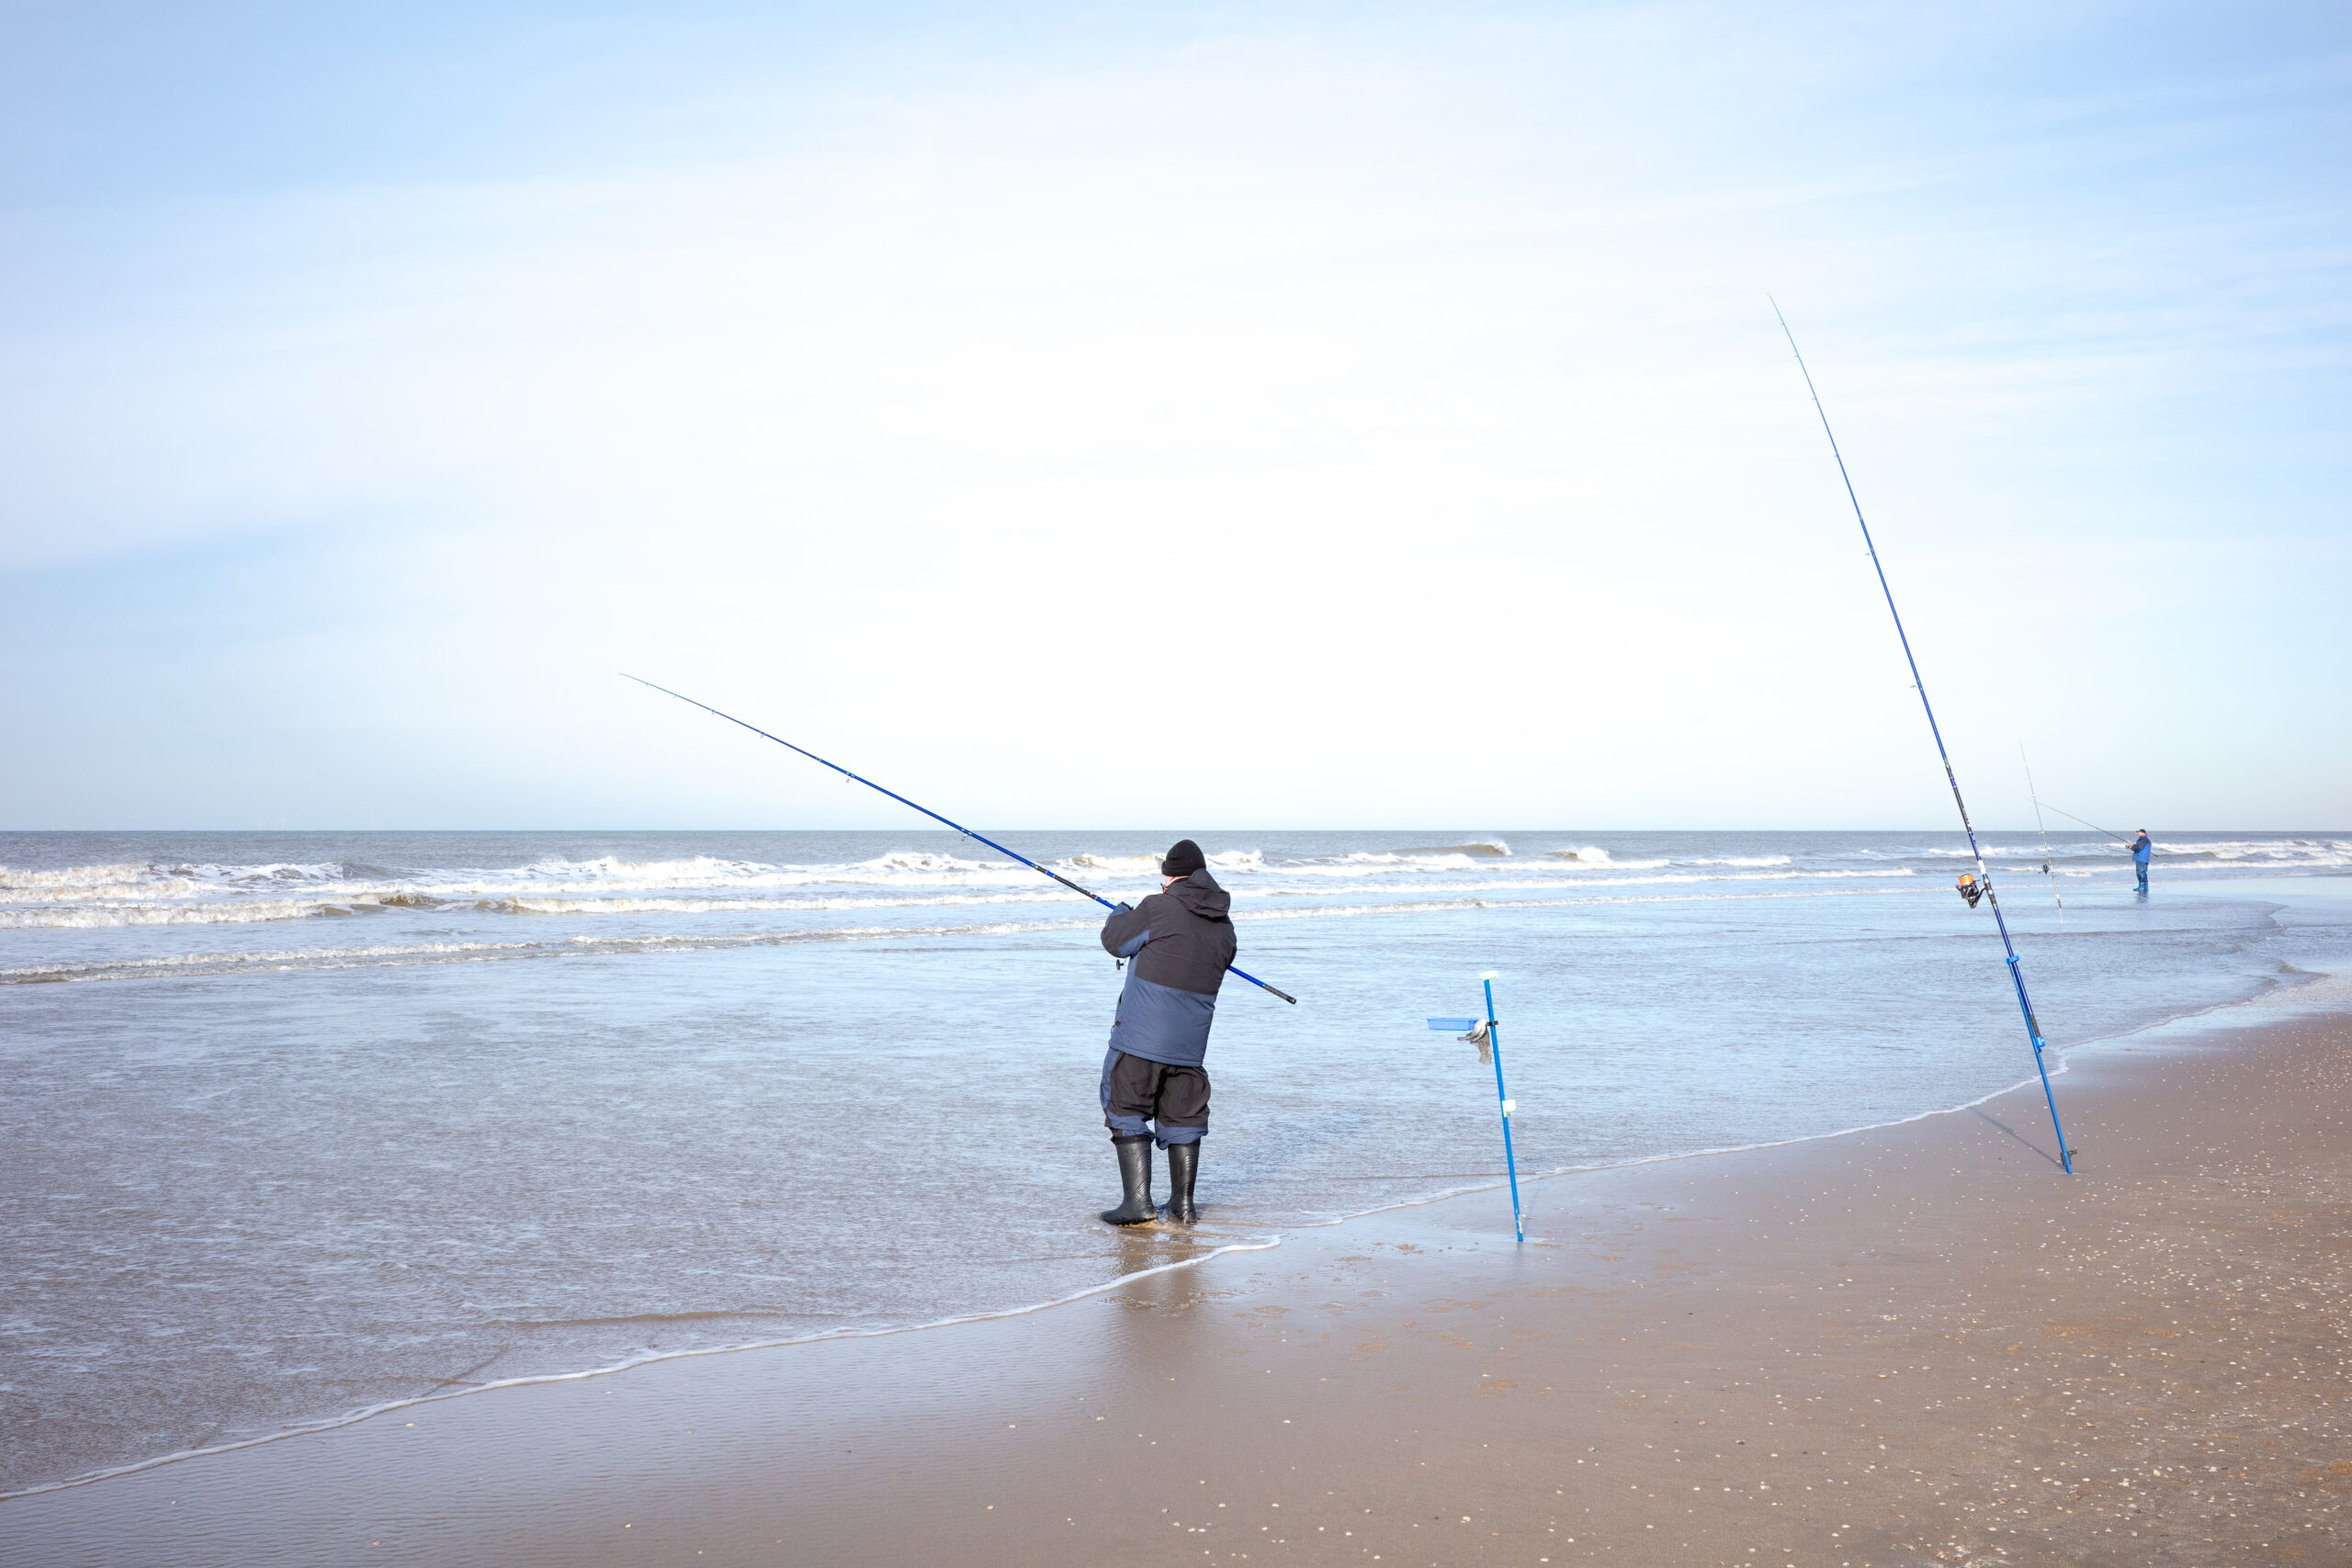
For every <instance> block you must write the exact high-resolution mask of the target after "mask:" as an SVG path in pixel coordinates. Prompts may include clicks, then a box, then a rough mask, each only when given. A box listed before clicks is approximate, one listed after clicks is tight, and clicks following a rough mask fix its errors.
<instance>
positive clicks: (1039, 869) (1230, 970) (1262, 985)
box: [620, 671, 1298, 1007]
mask: <svg viewBox="0 0 2352 1568" xmlns="http://www.w3.org/2000/svg"><path fill="white" fill-rule="evenodd" d="M620 673H621V679H622V680H624V681H635V682H637V683H638V684H639V685H640V686H646V687H650V688H651V689H652V690H654V691H657V692H659V693H661V694H662V695H663V696H665V697H675V698H677V699H678V700H679V701H680V702H682V703H684V704H686V705H689V706H691V707H698V708H700V709H702V711H703V712H705V713H707V714H712V715H715V716H718V717H719V718H723V719H725V720H726V721H727V722H728V723H729V724H735V725H741V726H742V728H745V729H748V730H750V731H751V732H752V734H754V735H756V736H758V737H759V738H760V739H763V740H773V741H775V743H776V744H777V745H779V746H782V747H784V748H785V749H786V750H792V751H797V752H799V753H800V754H801V755H802V756H804V757H806V758H808V759H809V761H812V762H819V763H822V764H823V765H824V766H826V767H828V768H831V769H832V770H833V772H835V773H839V774H841V775H842V777H843V778H845V779H850V780H854V782H856V783H858V784H864V785H865V787H866V788H868V789H870V790H873V791H874V792H876V794H878V795H888V796H889V797H890V798H891V799H892V800H895V801H897V802H898V803H899V805H901V806H904V807H909V808H910V809H911V810H915V811H920V812H922V814H923V815H924V816H925V817H928V818H931V819H932V820H933V821H934V822H941V823H945V824H946V825H947V826H948V827H950V828H953V829H956V831H957V832H959V833H961V834H963V835H964V837H966V838H967V839H970V840H973V841H974V842H976V843H982V844H986V845H987V846H988V847H989V848H990V849H992V850H994V851H995V852H997V853H999V854H1001V855H1004V856H1006V857H1008V858H1010V859H1012V860H1016V861H1019V862H1020V863H1022V864H1023V865H1025V866H1027V867H1028V868H1029V869H1030V870H1031V871H1034V872H1035V873H1036V874H1038V875H1040V876H1046V877H1051V878H1052V879H1053V880H1054V881H1056V882H1058V883H1060V884H1061V885H1062V886H1064V887H1067V888H1069V890H1070V891H1071V892H1073V893H1075V894H1078V895H1079V896H1080V897H1085V898H1091V899H1093V900H1094V901H1095V902H1096V903H1098V904H1100V905H1102V906H1103V908H1106V909H1117V908H1119V906H1118V905H1116V904H1114V903H1113V902H1112V901H1111V900H1110V899H1108V898H1105V897H1103V895H1101V894H1100V893H1097V892H1095V891H1094V890H1093V889H1092V888H1089V887H1080V886H1079V885H1078V884H1077V883H1075V882H1072V881H1071V880H1070V879H1069V877H1067V876H1064V875H1062V874H1060V873H1059V872H1057V871H1048V870H1046V868H1045V867H1044V866H1042V865H1039V864H1038V863H1036V862H1035V861H1034V860H1031V859H1030V858H1029V857H1028V856H1027V855H1024V854H1021V853H1019V852H1015V851H1012V850H1008V849H1006V848H1005V847H1004V846H1003V845H1002V844H1000V843H998V842H997V841H996V840H994V839H990V838H987V837H984V836H982V835H981V834H978V833H975V832H973V831H972V830H971V829H969V828H967V827H965V826H964V825H963V824H962V823H961V822H956V821H950V820H949V819H948V818H944V817H942V816H941V815H940V814H939V813H938V812H936V811H933V809H932V808H931V807H928V806H918V805H916V804H915V803H914V802H913V801H911V800H909V799H908V798H907V797H906V796H905V795H900V794H899V792H898V791H897V790H894V789H885V788H884V787H883V786H882V785H880V784H876V783H875V782H874V781H873V780H872V779H869V778H867V777H865V775H863V774H861V773H851V772H850V771H849V770H848V769H847V768H844V767H842V765H841V764H840V763H839V762H832V761H826V760H825V759H824V758H822V757H820V756H819V755H817V753H816V752H814V751H811V750H809V749H808V748H807V747H805V746H795V745H793V743H792V742H791V741H789V740H786V739H785V738H784V737H783V736H781V735H770V734H769V733H768V732H767V731H766V730H764V729H762V728H760V727H759V726H758V725H756V724H752V723H750V722H748V721H746V720H744V719H740V718H737V717H736V716H734V715H733V714H731V713H720V712H719V710H718V709H717V708H715V707H712V706H711V705H709V704H708V703H698V702H695V699H694V698H692V697H690V696H688V695H686V694H684V692H673V691H672V690H671V689H670V688H669V687H667V686H657V685H654V683H653V682H650V681H648V680H646V679H644V678H643V677H642V676H638V675H632V674H630V673H628V671H621V672H620ZM1226 972H1227V974H1230V975H1232V976H1234V977H1235V978H1237V979H1242V980H1247V981H1249V982H1250V984H1251V985H1253V986H1255V987H1258V988H1259V989H1260V990H1261V991H1266V992H1269V993H1271V994H1272V995H1274V996H1277V997H1280V998H1282V999H1283V1000H1284V1001H1286V1002H1288V1003H1290V1004H1291V1005H1292V1006H1293V1007H1296V1006H1297V1005H1298V998H1296V997H1294V996H1292V995H1291V994H1290V993H1289V992H1288V991H1285V990H1283V989H1282V988H1280V987H1275V986H1269V985H1268V984H1266V982H1264V981H1263V980H1261V979H1260V978H1258V976H1255V975H1252V974H1250V972H1249V971H1248V970H1246V969H1239V968H1236V967H1235V966H1234V965H1232V964H1227V965H1226Z"/></svg>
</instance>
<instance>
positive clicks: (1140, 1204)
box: [1103, 1134, 1174, 1225]
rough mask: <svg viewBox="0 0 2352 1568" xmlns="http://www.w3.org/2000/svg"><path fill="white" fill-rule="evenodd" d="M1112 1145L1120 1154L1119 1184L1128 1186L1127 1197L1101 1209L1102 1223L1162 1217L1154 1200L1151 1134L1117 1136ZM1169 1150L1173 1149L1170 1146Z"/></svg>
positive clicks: (1171, 1152) (1120, 1222)
mask: <svg viewBox="0 0 2352 1568" xmlns="http://www.w3.org/2000/svg"><path fill="white" fill-rule="evenodd" d="M1111 1147H1112V1148H1113V1149H1114V1151H1116V1153H1117V1154H1118V1156H1119V1185H1120V1186H1122V1187H1124V1188H1125V1189H1126V1193H1127V1195H1126V1201H1125V1202H1123V1203H1121V1204H1120V1205H1119V1206H1118V1207H1117V1208H1115V1209H1105V1210H1103V1224H1111V1225H1139V1224H1144V1223H1145V1222H1146V1221H1148V1220H1156V1219H1158V1218H1159V1210H1158V1209H1156V1208H1154V1207H1153V1206H1152V1202H1151V1137H1150V1135H1149V1134H1144V1135H1142V1136H1140V1137H1134V1138H1114V1139H1112V1140H1111ZM1173 1153H1174V1151H1173V1150H1170V1154H1173Z"/></svg>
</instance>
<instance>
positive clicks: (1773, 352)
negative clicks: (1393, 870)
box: [0, 0, 2352, 830]
mask: <svg viewBox="0 0 2352 1568" xmlns="http://www.w3.org/2000/svg"><path fill="white" fill-rule="evenodd" d="M2347 88H2352V13H2347V12H2346V10H2345V9H2344V8H2343V7H2341V6H2329V5H2312V6H2294V5H2250V6H2233V7H2214V6H2196V5H2123V4H2112V5H2064V4H2058V5H2052V4H2046V3H2045V4H2036V5H2030V6H2029V5H2000V4H1993V5H1969V6H1918V5H1893V4H1870V5H1836V4H1823V5H1787V6H1753V5H1728V4H1726V5H1708V4H1690V5H1678V4H1665V5H1639V6H1631V5H1574V4H1546V5H1541V6H1526V5H1511V4H1498V5H1479V4H1468V5H1452V6H1426V5H1424V6H1381V5H1357V6H1334V5H1283V4H1261V5H1250V6H1192V7H1185V6H1140V5H1120V4H1097V5H1078V4H1073V5H1066V6H987V5H966V6H924V5H907V6H888V5H881V6H860V7H842V6H775V5H766V6H749V5H746V6H722V5H708V4H695V3H691V0H689V3H684V4H665V5H662V6H633V5H567V6H549V5H527V4H506V5H502V4H497V3H495V0H492V3H487V4H471V5H464V6H458V5H435V4H413V5H407V6H400V7H374V8H362V7H351V6H325V7H322V6H307V5H262V4H254V5H230V4H194V5H187V4H174V5H168V6H165V5H135V4H115V5H108V4H103V3H101V4H71V5H69V4H64V3H62V0H61V3H54V4H51V3H46V0H16V3H12V4H9V5H6V6H0V727H4V729H5V734H6V737H7V743H6V747H5V748H0V829H77V828H93V829H95V828H155V829H167V828H254V827H265V826H266V827H280V826H283V827H289V828H325V829H332V828H353V827H358V828H365V827H368V826H371V825H372V826H378V827H382V828H436V829H449V828H600V827H608V828H680V829H686V828H718V827H725V828H834V827H844V828H846V827H876V828H891V827H899V826H902V825H905V824H906V822H907V821H908V818H906V817H905V815H904V814H903V808H901V807H896V806H893V805H892V804H891V803H889V802H888V801H886V800H883V799H881V798H880V797H878V796H872V795H866V794H865V792H862V791H856V790H854V787H853V786H848V785H845V784H842V782H841V781H840V780H838V779H837V778H835V777H833V776H832V775H831V774H828V773H824V772H823V771H822V770H820V769H817V768H815V767H814V766H813V765H811V764H809V763H806V762H803V761H799V760H798V759H796V758H794V757H792V756H791V755H790V754H789V753H787V752H784V751H781V750H778V749H776V748H775V747H773V746H769V745H767V744H766V743H765V742H763V741H760V740H758V739H755V738H753V737H750V736H748V735H745V734H744V733H743V732H741V730H738V729H734V728H731V727H729V726H726V725H723V724H721V723H719V722H718V720H716V719H713V718H710V717H708V716H706V715H703V714H700V713H697V712H695V710H693V709H691V708H688V707H686V706H684V705H681V704H678V703H676V702H673V701H672V700H671V699H669V698H666V697H662V696H659V695H657V694H653V693H650V692H648V691H646V690H645V689H644V688H642V687H640V686H637V685H633V684H630V683H629V682H625V681H623V680H621V679H619V676H618V672H620V671H628V672H630V673H633V674H637V675H640V676H643V677H645V678H647V679H649V680H652V681H657V682H661V683H662V684H663V685H666V686H671V687H673V688H675V689H677V690H679V691H682V692H685V693H687V694H691V695H693V696H695V697H698V698H700V699H701V700H703V701H705V702H707V703H711V704H713V705H717V706H719V707H721V708H724V709H727V710H728V711H729V712H733V713H738V714H740V715H741V716H743V717H745V718H747V719H749V720H750V721H752V722H753V723H755V724H759V725H761V726H762V727H763V728H769V729H772V730H775V731H776V732H777V733H779V734H782V735H784V736H786V737H787V738H789V739H793V740H795V741H797V743H799V744H801V745H804V746H808V747H809V748H811V749H812V750H818V751H820V752H821V753H823V754H824V755H826V756H828V757H831V758H833V759H835V760H836V761H842V762H844V763H846V764H847V765H849V766H851V767H854V768H856V769H858V770H859V771H861V772H864V773H867V774H869V775H870V776H873V777H875V778H876V779H878V780H880V781H881V782H883V783H885V784H889V785H891V786H892V787H893V788H895V789H898V790H899V791H901V792H902V793H905V794H908V795H912V796H914V797H915V798H917V799H920V800H924V801H925V802H926V803H927V804H931V805H933V806H934V807H937V808H938V809H941V810H944V811H946V812H948V813H949V814H950V815H953V816H957V817H959V818H961V819H963V820H966V821H968V822H970V823H972V824H973V825H974V826H976V827H980V828H982V829H984V830H985V829H988V828H990V827H1002V828H1019V827H1032V828H1052V827H1060V828H1090V827H1125V826H1136V827H1141V826H1174V827H1179V828H1200V829H1219V828H1248V827H1294V828H1350V827H1364V828H1375V827H1438V826H1444V827H1449V828H1460V829H1504V828H1510V827H1522V828H1555V827H1556V828H1563V829H1567V828H1578V827H1585V828H1594V829H1635V828H1660V829H1670V828H1704V827H1747V828H1830V827H1855V828H1912V827H1921V828H1924V827H1946V826H1949V825H1951V821H1952V818H1951V801H1950V796H1949V795H1948V793H1947V792H1946V790H1945V788H1944V783H1943V775H1942V773H1941V770H1940V768H1939V766H1938V764H1937V761H1936V759H1935V754H1934V747H1933V742H1932V740H1931V739H1930V737H1929V735H1928V728H1927V725H1926V723H1925V721H1924V719H1923V718H1922V716H1921V715H1920V712H1919V708H1918V703H1917V696H1916V694H1914V692H1913V690H1912V689H1911V685H1910V675H1909V671H1908V670H1907V669H1906V667H1905V664H1904V662H1903V659H1902V652H1901V649H1900V648H1899V647H1898V645H1897V644H1896V641H1895V638H1894V630H1893V626H1892V624H1891V623H1890V622H1889V620H1888V618H1887V614H1886V606H1885V604H1884V603H1883V600H1882V599H1881V598H1880V596H1879V592H1878V587H1877V582H1876V580H1875V578H1874V577H1873V576H1872V575H1871V567H1870V562H1869V559H1868V558H1867V557H1866V556H1865V555H1864V553H1863V551H1862V547H1861V536H1860V531H1859V530H1858V529H1857V528H1856V526H1855V522H1854V518H1853V515H1852V513H1851V511H1850V509H1849V505H1848V502H1847V500H1846V495H1845V491H1844V490H1843V489H1842V487H1841V485H1840V483H1839V479H1838V471H1837V468H1836V466H1835V464H1834V463H1833V462H1832V460H1831V457H1830V453H1829V449H1828V446H1827V445H1826V442H1825V441H1824V439H1823V434H1822V429H1821V426H1820V423H1818V420H1817V417H1816V415H1815V412H1814V408H1813V405H1812V403H1811V401H1810V400H1808V398H1807V396H1806V392H1805V388H1804V382H1803V380H1802V378H1800V377H1799V375H1798V372H1797V368H1796V365H1795V363H1794V361H1793V360H1792V357H1791V355H1790V352H1789V345H1788V344H1787V342H1786V341H1785V340H1784V339H1783V338H1782V337H1781V329H1780V327H1779V325H1778V324H1777V322H1776V321H1775V319H1774V314H1773V306H1772V303H1771V301H1772V300H1774V299H1777V301H1778V303H1779V306H1780V308H1781V310H1783V311H1785V313H1786V315H1787V318H1788V321H1789V323H1790V325H1791V327H1792V328H1793V330H1794V332H1795V333H1796V334H1797V341H1798V343H1799V344H1800V345H1801V346H1802V347H1803V349H1804V353H1805V355H1806V359H1807V362H1808V363H1809V365H1810V367H1811V368H1812V371H1813V374H1814V378H1815V382H1816V384H1817V385H1818V387H1819V389H1820V393H1821V397H1822V400H1823V402H1824V404H1825V405H1826V411H1827V413H1828V415H1829V418H1830V420H1831V421H1832V423H1833V424H1834V426H1835V428H1836V431H1837V435H1838V441H1839V443H1840V444H1841V446H1842V447H1843V449H1844V452H1845V455H1846V458H1847V462H1848V466H1849V468H1850V470H1851V473H1852V478H1853V481H1854V485H1855V488H1856V491H1857V492H1858V493H1859V496H1860V501H1861V503H1862V505H1863V508H1864V510H1865V511H1866V513H1868V515H1869V518H1870V522H1871V527H1872V530H1873V532H1874V533H1875V535H1876V536H1877V540H1878V544H1879V547H1880V551H1881V555H1882V558H1883V562H1884V565H1885V568H1886V571H1887V574H1888V578H1889V580H1890V581H1891V583H1892V585H1893V589H1894V593H1895V595H1896V599H1897V603H1898V604H1900V606H1901V608H1902V610H1903V613H1904V615H1905V617H1906V623H1905V624H1906V626H1907V627H1908V629H1909V631H1910V634H1911V637H1912V642H1913V645H1914V648H1915V650H1916V651H1917V656H1918V660H1919V666H1920V670H1921V672H1922V674H1923V676H1924V678H1925V680H1926V682H1927V685H1928V694H1929V695H1930V696H1931V697H1932V698H1933V699H1934V700H1935V702H1936V704H1937V714H1938V717H1939V720H1940V721H1941V723H1942V727H1943V732H1944V735H1945V737H1946V739H1947V740H1948V741H1949V742H1950V744H1951V750H1952V756H1953V761H1954V764H1955V766H1956V767H1957V769H1958V770H1959V773H1960V777H1961V781H1962V784H1963V785H1964V786H1966V787H1967V788H1968V789H1969V791H1970V794H1971V796H1972V802H1971V804H1972V806H1973V808H1974V811H1975V814H1976V816H1977V818H1978V819H1979V820H1980V821H1981V822H1985V823H1987V824H1990V825H1992V826H1995V827H2015V826H2019V825H2022V824H2025V823H2027V822H2029V821H2030V819H2031V807H2030V803H2029V800H2028V796H2027V790H2026V784H2025V775H2024V773H2023V771H2022V767H2021V764H2020V748H2021V747H2022V748H2023V749H2024V750H2025V752H2026V753H2027V754H2028V755H2029V756H2030V760H2031V763H2032V767H2033V771H2034V774H2035V776H2036V778H2037V779H2038V781H2039V784H2040V787H2041V792H2042V795H2043V797H2044V798H2045V799H2046V800H2048V801H2050V802H2052V803H2054V804H2055V805H2057V806H2059V807H2064V808H2065V809H2068V810H2072V811H2075V812H2077V813H2080V814H2081V815H2083V816H2086V817H2089V818H2094V819H2097V820H2100V821H2108V822H2127V819H2128V823H2127V825H2136V824H2137V823H2140V822H2147V823H2150V824H2152V825H2156V826H2159V827H2162V826H2166V825H2169V826H2172V827H2175V828H2179V829H2199V828H2232V827H2235V828H2251V829H2292V828H2338V829H2340V828H2344V827H2346V826H2347V825H2352V813H2347V811H2346V802H2347V801H2352V790H2347V788H2346V784H2347V782H2352V739H2347V733H2352V727H2347V726H2346V724H2345V723H2344V715H2345V713H2346V711H2347V710H2352V631H2348V630H2347V617H2346V613H2345V609H2344V605H2345V604H2346V593H2347V589H2352V516H2348V515H2347V507H2346V494H2347V481H2352V441H2347V440H2346V437H2345V434H2344V433H2345V431H2346V429H2347V428H2352V287H2347V285H2352V276H2347V275H2352V199H2347V197H2352V190H2347V188H2346V187H2347V183H2348V182H2347V170H2352V158H2347V156H2346V153H2347V151H2352V137H2347V130H2352V92H2348V91H2347Z"/></svg>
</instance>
